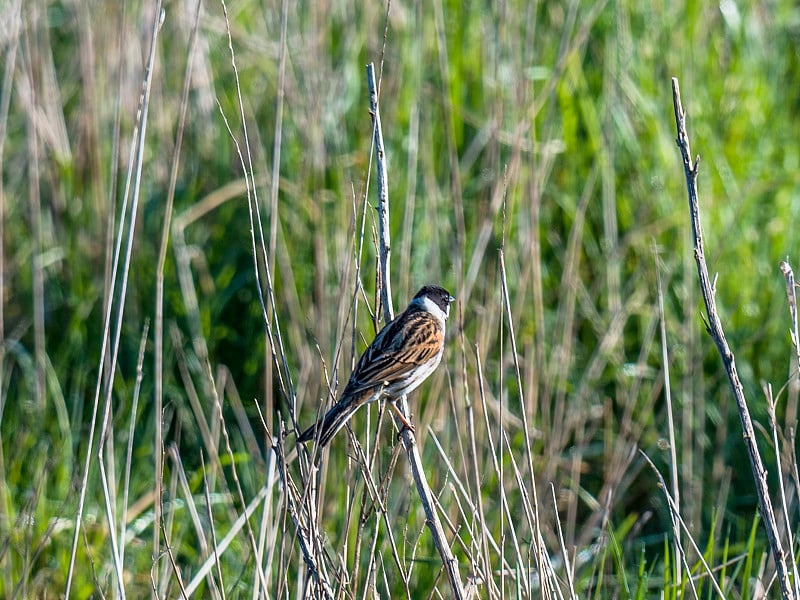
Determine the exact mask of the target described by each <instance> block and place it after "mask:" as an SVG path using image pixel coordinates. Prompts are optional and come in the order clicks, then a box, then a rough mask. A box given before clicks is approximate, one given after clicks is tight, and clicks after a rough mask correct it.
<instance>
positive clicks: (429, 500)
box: [367, 63, 465, 599]
mask: <svg viewBox="0 0 800 600" xmlns="http://www.w3.org/2000/svg"><path fill="white" fill-rule="evenodd" d="M367 86H368V88H369V100H370V114H371V115H372V119H373V125H374V128H373V133H374V135H375V154H376V158H377V163H378V202H379V204H378V214H379V215H381V224H380V230H379V236H380V237H379V244H380V258H381V265H380V266H381V269H380V274H381V278H382V279H381V290H382V291H381V301H382V303H383V311H384V318H385V320H386V322H387V323H388V322H389V321H391V320H392V319H393V318H394V311H393V310H392V304H391V298H392V296H391V293H390V292H391V287H390V285H389V253H390V248H391V244H390V242H389V190H388V177H387V174H386V164H385V158H386V157H385V155H384V152H383V132H382V130H381V125H380V114H379V113H378V88H377V86H376V85H375V67H374V65H373V64H372V63H370V64H368V65H367ZM384 218H385V219H386V222H385V223H384V222H383V219H384ZM384 261H385V263H384ZM398 406H399V408H400V409H401V410H402V411H403V412H404V413H405V414H406V415H408V404H407V402H406V398H405V396H403V397H402V398H401V400H399V401H398ZM400 438H401V439H402V441H403V446H404V447H405V449H406V453H407V454H408V462H409V465H410V467H411V474H412V476H413V477H414V482H415V483H416V485H417V492H418V493H419V497H420V500H421V501H422V507H423V509H424V510H425V517H426V523H427V525H428V527H429V528H430V530H431V534H432V535H433V542H434V544H435V546H436V549H437V550H438V551H439V556H440V557H441V559H442V564H443V566H444V569H445V572H446V573H447V579H448V581H449V582H450V587H451V588H452V590H453V598H456V599H460V598H464V597H465V596H464V588H463V584H462V583H461V576H460V575H459V572H458V561H457V560H456V558H455V556H453V552H452V551H451V550H450V545H449V543H448V542H447V537H446V536H445V532H444V529H443V528H442V523H441V521H440V520H439V515H438V513H437V512H436V505H435V502H434V498H433V494H432V493H431V488H430V485H428V480H427V479H426V477H425V470H424V469H423V466H422V457H421V456H420V453H419V448H418V446H417V440H416V437H415V436H414V433H413V432H412V431H411V430H409V429H408V428H407V427H406V428H402V429H401V432H400Z"/></svg>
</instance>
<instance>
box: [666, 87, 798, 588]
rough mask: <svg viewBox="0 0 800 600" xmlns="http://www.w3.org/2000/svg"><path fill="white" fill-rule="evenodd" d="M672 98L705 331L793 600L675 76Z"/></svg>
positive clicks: (780, 577)
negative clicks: (720, 303) (721, 309)
mask: <svg viewBox="0 0 800 600" xmlns="http://www.w3.org/2000/svg"><path fill="white" fill-rule="evenodd" d="M672 101H673V107H674V110H675V125H676V128H677V130H678V137H677V140H676V143H677V144H678V148H680V151H681V157H682V159H683V169H684V175H685V177H686V187H687V190H688V195H689V214H690V217H691V222H692V233H693V237H694V259H695V263H696V264H697V274H698V276H699V279H700V289H701V292H702V295H703V302H704V303H705V307H706V317H707V319H708V320H707V321H706V331H708V334H709V335H710V336H711V338H712V339H713V340H714V343H715V345H716V346H717V350H718V351H719V355H720V358H721V359H722V363H723V366H724V367H725V372H726V373H727V375H728V381H729V383H730V385H731V390H732V391H733V396H734V399H735V401H736V408H737V410H738V412H739V419H740V421H741V425H742V435H743V438H744V443H745V446H746V448H747V454H748V456H749V457H750V467H751V470H752V472H753V478H754V480H755V485H756V492H757V493H758V507H759V510H760V512H761V517H762V518H763V520H764V527H765V528H766V532H767V538H768V540H769V545H770V548H771V549H772V555H773V557H774V559H775V565H776V568H777V575H778V582H779V584H780V587H781V594H782V595H783V598H784V599H785V600H790V599H794V598H796V597H797V590H796V588H795V587H794V586H796V585H797V584H798V583H800V582H797V581H795V582H794V584H792V581H791V580H790V577H789V569H788V567H787V564H786V559H787V557H786V554H785V553H784V550H783V546H782V544H781V541H780V537H779V533H778V527H777V524H776V521H775V511H774V510H773V509H772V500H771V498H770V495H769V487H768V486H767V471H766V469H765V468H764V463H763V461H762V460H761V454H760V453H759V450H758V445H757V443H756V435H755V431H754V430H753V421H752V419H751V418H750V410H749V409H748V407H747V400H746V398H745V396H744V388H743V387H742V382H741V381H740V380H739V374H738V373H737V371H736V361H735V360H734V357H733V353H732V352H731V350H730V347H729V346H728V341H727V340H726V338H725V332H724V330H723V328H722V321H721V320H720V318H719V314H718V313H717V303H716V287H715V284H714V283H712V281H711V277H710V276H709V274H708V266H707V265H706V259H705V249H704V247H703V230H702V226H701V223H700V202H699V199H698V195H697V170H698V163H699V157H698V159H696V160H694V159H693V158H692V151H691V146H690V144H689V134H688V133H687V130H686V112H685V111H684V110H683V105H682V103H681V93H680V87H679V86H678V79H677V78H676V77H673V78H672ZM715 281H716V280H715Z"/></svg>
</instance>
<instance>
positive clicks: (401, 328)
mask: <svg viewBox="0 0 800 600" xmlns="http://www.w3.org/2000/svg"><path fill="white" fill-rule="evenodd" d="M443 342H444V332H443V331H442V326H441V325H440V324H439V322H438V321H437V320H436V318H435V317H433V316H432V315H431V314H430V313H428V312H425V311H419V312H413V313H404V314H402V315H400V317H398V318H397V319H395V320H394V321H392V322H391V323H390V324H389V325H387V326H386V329H384V330H383V331H381V332H380V334H379V335H378V337H376V338H375V340H374V341H373V342H372V344H370V346H369V348H367V349H366V351H365V352H364V354H363V355H362V356H361V358H360V359H359V361H358V364H357V365H356V368H355V370H354V371H353V374H352V375H351V376H350V381H349V382H348V383H347V386H346V387H345V389H344V392H343V394H342V397H346V396H349V395H352V394H357V393H359V392H361V391H363V390H367V389H370V388H374V387H377V386H380V385H381V384H383V383H384V382H393V381H395V380H397V379H399V378H401V377H402V376H403V375H406V374H408V373H409V372H410V371H412V370H413V369H414V368H416V367H418V366H420V365H422V364H425V363H426V362H428V361H429V360H431V359H433V358H434V357H435V356H436V355H437V354H438V353H439V352H441V349H442V344H443Z"/></svg>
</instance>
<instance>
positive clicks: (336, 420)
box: [297, 393, 374, 447]
mask: <svg viewBox="0 0 800 600" xmlns="http://www.w3.org/2000/svg"><path fill="white" fill-rule="evenodd" d="M373 397H374V393H365V394H362V395H360V396H357V397H351V398H342V399H341V400H339V402H337V403H336V404H334V405H333V406H332V407H331V408H330V410H329V411H328V412H327V413H325V416H324V417H322V419H320V420H319V421H317V422H316V423H314V425H312V426H311V427H309V428H308V429H306V430H305V431H304V432H303V433H301V434H300V435H299V436H297V441H298V442H310V441H311V440H317V443H318V444H319V446H320V447H324V446H327V445H328V443H329V442H330V441H331V440H332V439H333V436H334V435H336V434H337V433H338V432H339V430H340V429H341V428H342V427H344V425H345V423H347V421H349V420H350V417H352V416H353V413H355V412H356V410H358V408H359V407H361V406H363V405H364V404H366V403H367V402H369V401H370V400H371V399H372V398H373Z"/></svg>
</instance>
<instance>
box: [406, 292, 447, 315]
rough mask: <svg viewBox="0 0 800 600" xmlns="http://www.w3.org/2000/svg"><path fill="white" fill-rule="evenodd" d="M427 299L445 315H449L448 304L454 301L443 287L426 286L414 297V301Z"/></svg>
mask: <svg viewBox="0 0 800 600" xmlns="http://www.w3.org/2000/svg"><path fill="white" fill-rule="evenodd" d="M423 298H428V299H429V300H430V301H431V302H433V303H434V304H435V305H436V306H438V307H439V308H440V309H441V310H442V312H443V313H444V314H445V315H448V314H450V303H451V302H453V301H454V300H455V298H453V296H451V295H450V292H448V291H447V290H446V289H444V288H443V287H440V286H438V285H426V286H424V287H422V288H421V289H420V290H419V291H418V292H417V294H416V295H415V296H414V299H413V300H412V302H413V301H414V300H422V299H423Z"/></svg>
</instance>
